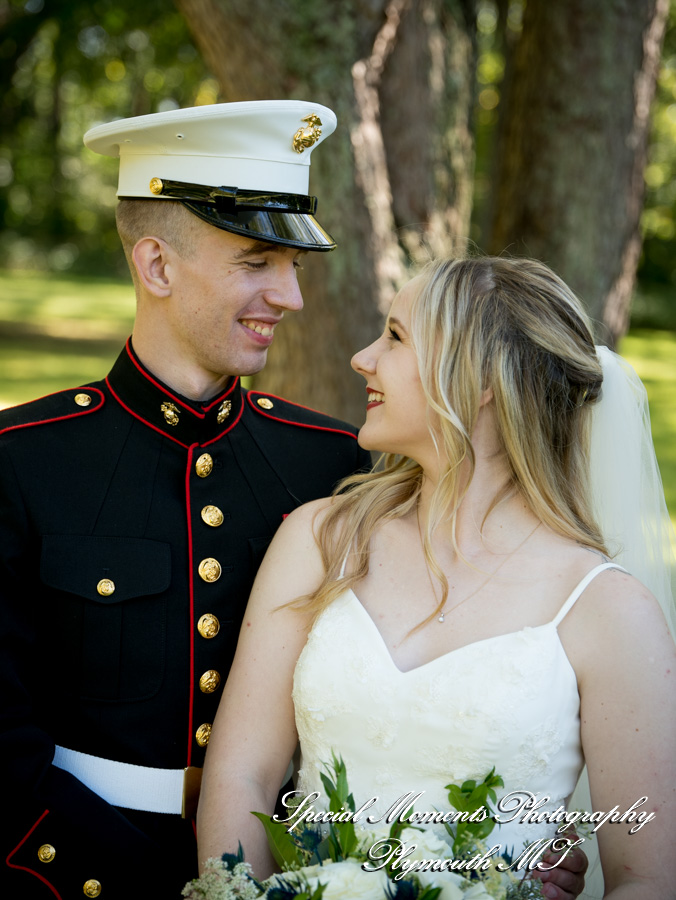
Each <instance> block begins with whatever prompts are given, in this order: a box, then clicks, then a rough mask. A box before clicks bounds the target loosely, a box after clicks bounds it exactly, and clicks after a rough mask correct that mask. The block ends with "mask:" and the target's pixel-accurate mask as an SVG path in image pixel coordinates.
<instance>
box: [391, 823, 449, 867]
mask: <svg viewBox="0 0 676 900" xmlns="http://www.w3.org/2000/svg"><path fill="white" fill-rule="evenodd" d="M445 834H446V830H445V829H443V830H442V829H438V828H422V829H421V830H418V829H417V828H404V830H403V831H402V833H401V837H400V840H402V841H403V842H404V844H406V846H407V847H411V846H413V845H415V850H414V851H413V852H412V853H408V854H407V855H406V859H409V860H410V859H448V858H449V857H450V856H451V847H450V845H449V843H448V841H446V840H445V837H444V836H445Z"/></svg>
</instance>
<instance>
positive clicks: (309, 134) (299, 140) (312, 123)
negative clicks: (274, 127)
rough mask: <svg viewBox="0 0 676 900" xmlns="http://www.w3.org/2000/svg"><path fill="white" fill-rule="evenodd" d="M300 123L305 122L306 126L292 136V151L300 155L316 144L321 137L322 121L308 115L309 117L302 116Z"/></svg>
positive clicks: (312, 114) (312, 115)
mask: <svg viewBox="0 0 676 900" xmlns="http://www.w3.org/2000/svg"><path fill="white" fill-rule="evenodd" d="M301 122H307V125H305V126H304V127H303V128H299V129H298V131H297V132H296V133H295V134H294V136H293V149H294V150H295V151H296V153H302V152H303V151H304V150H306V149H307V148H308V147H311V146H312V145H313V144H316V143H317V141H318V140H319V138H320V137H321V136H322V129H321V124H322V120H321V119H320V118H319V116H316V115H315V114H314V113H310V115H309V116H303V118H302V119H301Z"/></svg>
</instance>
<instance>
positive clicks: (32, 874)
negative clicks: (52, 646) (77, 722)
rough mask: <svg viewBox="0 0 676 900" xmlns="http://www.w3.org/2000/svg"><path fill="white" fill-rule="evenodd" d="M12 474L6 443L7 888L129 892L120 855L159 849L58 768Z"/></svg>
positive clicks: (3, 706) (2, 476)
mask: <svg viewBox="0 0 676 900" xmlns="http://www.w3.org/2000/svg"><path fill="white" fill-rule="evenodd" d="M27 462H29V461H28V460H27ZM15 476H16V473H15V472H14V471H13V468H12V463H11V460H10V458H9V454H7V453H6V451H5V449H4V448H2V447H0V555H1V559H0V762H1V763H2V767H1V770H2V772H3V782H4V787H3V801H4V802H3V828H2V833H3V840H2V843H3V847H2V850H3V853H2V859H1V860H0V895H1V896H3V897H13V896H16V897H27V896H28V897H31V898H32V897H35V898H36V900H38V898H40V897H45V898H50V897H52V898H53V897H61V898H63V900H66V898H70V897H81V896H97V893H96V891H97V883H98V885H99V886H100V887H99V888H98V890H99V891H100V892H102V893H103V892H104V891H105V893H103V896H104V897H108V898H112V897H127V896H129V884H128V883H127V884H123V883H122V881H121V876H120V875H118V873H117V871H116V860H121V859H125V860H126V866H125V868H126V870H127V871H129V870H130V869H131V870H133V862H132V861H133V860H137V863H138V867H139V869H143V868H144V867H147V865H148V861H149V860H150V859H153V858H154V857H155V858H157V853H158V848H157V847H155V846H154V844H153V843H152V842H151V841H150V840H149V839H148V838H147V837H146V836H145V835H144V834H142V832H141V831H139V830H138V829H137V828H136V827H135V826H134V825H133V824H132V823H131V822H129V820H128V819H126V817H125V816H124V815H123V814H122V813H121V812H120V811H119V810H117V809H116V808H114V807H112V806H110V805H109V804H108V803H106V802H105V801H104V800H102V799H101V798H100V797H99V796H98V795H96V794H95V793H93V792H92V791H90V790H89V789H88V788H87V787H85V786H84V785H83V784H82V783H81V782H80V781H78V780H77V779H76V778H75V777H74V776H72V775H70V774H69V773H67V772H65V771H63V770H61V769H59V768H57V767H56V766H54V765H52V758H53V755H54V741H53V740H52V738H51V737H50V735H49V734H47V733H46V732H45V731H44V730H43V729H42V728H41V727H40V725H39V718H40V717H39V712H40V706H41V705H42V704H49V703H50V684H49V673H48V672H45V671H44V670H43V667H42V666H41V665H40V660H39V658H38V657H37V654H38V653H39V650H38V641H37V632H38V625H39V619H40V617H41V616H42V615H44V612H45V610H44V606H43V604H42V603H41V598H40V596H39V591H40V586H39V580H38V579H37V577H36V568H37V566H38V561H37V560H36V559H35V558H34V556H35V554H36V546H37V542H36V539H35V537H34V536H33V534H32V528H31V522H30V520H29V517H28V515H27V512H26V510H25V508H24V504H23V502H22V498H21V495H20V492H19V488H18V487H17V478H16V477H15ZM36 594H37V595H36ZM159 875H160V877H161V876H162V873H161V872H160V873H159ZM153 878H155V875H154V876H153ZM86 883H88V890H89V893H88V894H87V893H84V892H85V884H86ZM12 889H13V890H12ZM165 896H171V894H165Z"/></svg>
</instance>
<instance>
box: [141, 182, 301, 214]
mask: <svg viewBox="0 0 676 900" xmlns="http://www.w3.org/2000/svg"><path fill="white" fill-rule="evenodd" d="M150 191H151V193H153V194H156V195H157V196H158V197H159V196H162V197H170V198H171V199H172V200H188V201H192V202H198V203H208V204H210V205H212V206H215V207H216V208H217V209H218V211H219V212H222V213H226V214H230V215H234V214H236V213H238V212H244V211H245V210H252V211H253V210H266V209H268V210H276V211H277V212H289V213H305V214H307V215H314V213H315V212H316V210H317V198H316V197H310V196H308V195H307V194H280V193H277V192H270V193H264V192H261V191H243V190H239V188H236V187H209V186H208V185H205V184H191V183H190V182H187V181H170V180H168V179H164V178H153V179H151V181H150Z"/></svg>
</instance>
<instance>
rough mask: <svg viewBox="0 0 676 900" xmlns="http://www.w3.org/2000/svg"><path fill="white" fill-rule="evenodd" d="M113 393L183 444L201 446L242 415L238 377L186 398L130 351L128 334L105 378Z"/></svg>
mask: <svg viewBox="0 0 676 900" xmlns="http://www.w3.org/2000/svg"><path fill="white" fill-rule="evenodd" d="M106 384H107V385H108V387H109V388H110V391H111V393H112V395H113V397H114V398H115V399H116V400H117V402H118V403H119V404H120V405H121V406H123V407H124V408H125V409H126V410H127V412H129V413H130V414H131V415H132V416H135V417H136V418H137V419H139V420H140V421H142V422H144V423H145V424H146V425H147V426H148V427H149V428H152V429H154V430H155V431H158V432H160V433H161V434H164V435H166V437H168V438H170V439H171V440H173V441H176V443H178V444H181V445H183V446H185V447H190V446H192V445H193V444H199V445H202V446H204V445H205V444H210V443H212V442H213V441H216V440H218V438H220V437H222V436H223V435H224V434H226V433H227V432H228V431H231V430H232V429H233V428H234V427H235V425H236V424H237V423H238V422H239V420H240V418H241V416H242V410H243V407H244V400H243V397H242V389H241V385H240V380H239V378H238V377H237V376H233V377H232V378H231V379H230V380H229V381H228V384H227V386H226V387H225V388H224V390H223V391H222V392H221V393H220V394H218V396H216V397H211V398H210V399H209V400H205V401H203V402H201V401H196V400H189V399H188V398H186V397H183V396H181V394H178V393H177V392H176V391H174V390H172V389H171V388H169V387H167V385H166V384H163V383H162V382H161V381H160V380H159V378H156V377H155V376H154V375H153V374H152V373H151V372H149V371H148V369H146V368H145V366H144V365H143V363H141V361H140V360H139V358H138V357H137V356H136V354H135V353H134V350H133V348H132V346H131V338H130V339H129V340H128V341H127V344H126V346H125V348H124V349H123V350H122V352H121V353H120V355H119V356H118V358H117V361H116V362H115V365H114V366H113V368H112V369H111V371H110V374H109V375H108V377H107V378H106Z"/></svg>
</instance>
